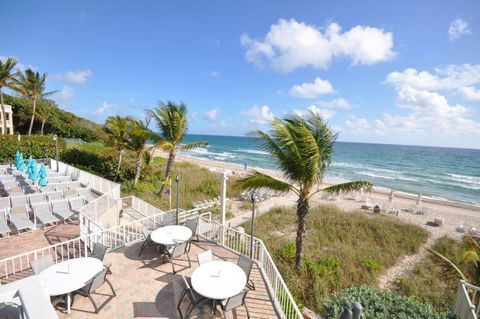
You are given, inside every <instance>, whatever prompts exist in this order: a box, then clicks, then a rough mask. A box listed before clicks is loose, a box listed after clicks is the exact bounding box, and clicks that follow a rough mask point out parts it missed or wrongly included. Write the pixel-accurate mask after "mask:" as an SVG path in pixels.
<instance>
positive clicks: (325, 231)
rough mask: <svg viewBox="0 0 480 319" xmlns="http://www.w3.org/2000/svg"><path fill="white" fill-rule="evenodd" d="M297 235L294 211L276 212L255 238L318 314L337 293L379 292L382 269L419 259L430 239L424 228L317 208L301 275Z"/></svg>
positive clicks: (295, 291) (259, 225)
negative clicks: (412, 257)
mask: <svg viewBox="0 0 480 319" xmlns="http://www.w3.org/2000/svg"><path fill="white" fill-rule="evenodd" d="M246 229H249V226H248V225H246ZM295 230H296V214H295V209H293V208H274V209H272V210H271V211H270V212H269V213H267V214H264V215H262V216H260V217H259V218H258V220H257V223H256V227H255V232H256V233H255V235H256V236H258V237H260V238H261V239H263V240H264V242H265V243H266V245H267V247H268V248H269V250H270V252H271V253H272V254H273V257H274V259H275V263H276V265H277V266H278V268H279V270H280V272H281V273H282V275H283V278H284V279H285V281H286V283H287V285H288V287H289V288H290V290H291V292H292V293H293V295H294V296H295V297H296V299H298V300H299V301H300V302H301V303H302V304H304V305H305V306H307V307H308V308H310V309H312V310H314V311H318V312H321V311H322V302H323V301H324V300H325V299H326V298H328V297H329V296H330V295H331V294H332V293H335V292H339V291H342V290H344V289H346V288H349V287H355V286H360V285H364V284H367V285H372V286H376V285H377V277H378V275H379V273H380V272H381V271H382V270H383V269H385V268H388V267H390V266H392V265H394V264H395V262H396V261H397V260H399V258H400V257H401V256H403V255H406V254H413V253H416V252H417V251H418V249H419V247H420V245H421V244H422V243H423V242H425V241H426V239H427V237H428V233H427V232H426V231H425V230H424V229H423V228H421V227H417V226H412V225H410V224H405V223H402V222H400V221H398V220H395V219H394V218H391V217H388V216H381V215H371V214H369V215H367V214H365V213H361V212H358V213H344V212H342V211H340V210H339V209H338V208H337V207H336V206H333V205H325V206H323V205H322V206H318V207H315V208H312V209H311V211H310V213H309V215H308V217H307V227H306V239H305V253H304V258H303V262H302V266H301V268H300V269H299V270H298V271H296V270H295V269H294V258H295Z"/></svg>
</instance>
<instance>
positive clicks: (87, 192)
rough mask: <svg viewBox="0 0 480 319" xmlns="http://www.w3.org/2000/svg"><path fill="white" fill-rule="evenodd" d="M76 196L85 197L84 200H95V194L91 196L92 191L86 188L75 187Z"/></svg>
mask: <svg viewBox="0 0 480 319" xmlns="http://www.w3.org/2000/svg"><path fill="white" fill-rule="evenodd" d="M76 190H77V194H78V196H81V197H83V198H85V200H86V201H87V202H88V203H90V202H93V201H94V200H95V196H93V194H92V192H91V191H90V189H88V188H77V189H76Z"/></svg>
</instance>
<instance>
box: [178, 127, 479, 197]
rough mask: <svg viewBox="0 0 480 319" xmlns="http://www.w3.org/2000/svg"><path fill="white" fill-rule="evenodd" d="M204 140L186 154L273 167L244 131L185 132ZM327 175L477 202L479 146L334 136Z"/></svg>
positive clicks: (273, 164) (329, 179)
mask: <svg viewBox="0 0 480 319" xmlns="http://www.w3.org/2000/svg"><path fill="white" fill-rule="evenodd" d="M191 141H208V143H209V144H208V146H206V147H202V148H198V149H195V150H192V151H189V152H185V154H186V155H190V156H194V157H199V158H206V159H211V160H216V161H221V162H229V163H237V164H242V165H244V164H247V165H248V167H249V168H251V167H258V168H265V169H276V166H275V162H274V161H273V160H272V158H271V157H270V156H269V155H268V153H266V152H263V151H261V150H260V149H259V148H258V146H257V144H256V143H255V139H253V138H249V137H234V136H213V135H196V134H189V135H187V137H186V139H185V142H186V143H188V142H191ZM326 179H327V181H333V182H337V181H338V182H340V181H353V180H368V181H370V182H372V183H374V185H375V186H377V187H383V188H389V189H394V190H396V191H402V192H407V193H413V194H418V193H422V194H423V195H425V196H430V197H433V198H438V199H447V200H453V201H459V202H464V203H470V204H475V205H480V150H474V149H458V148H443V147H425V146H406V145H386V144H367V143H346V142H337V143H336V145H335V152H334V155H333V162H332V165H331V166H330V167H329V169H328V170H327V176H326Z"/></svg>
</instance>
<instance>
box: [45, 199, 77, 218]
mask: <svg viewBox="0 0 480 319" xmlns="http://www.w3.org/2000/svg"><path fill="white" fill-rule="evenodd" d="M51 203H52V211H53V213H54V214H55V215H57V216H58V217H60V219H62V220H63V221H64V222H65V221H66V220H68V219H71V218H72V217H74V216H76V215H77V213H76V212H74V211H73V210H71V209H70V205H69V204H68V199H61V200H56V201H53V202H51Z"/></svg>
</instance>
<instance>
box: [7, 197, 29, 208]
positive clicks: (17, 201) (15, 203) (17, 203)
mask: <svg viewBox="0 0 480 319" xmlns="http://www.w3.org/2000/svg"><path fill="white" fill-rule="evenodd" d="M10 204H11V206H12V208H13V207H27V206H28V202H27V196H25V195H21V196H10Z"/></svg>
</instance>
